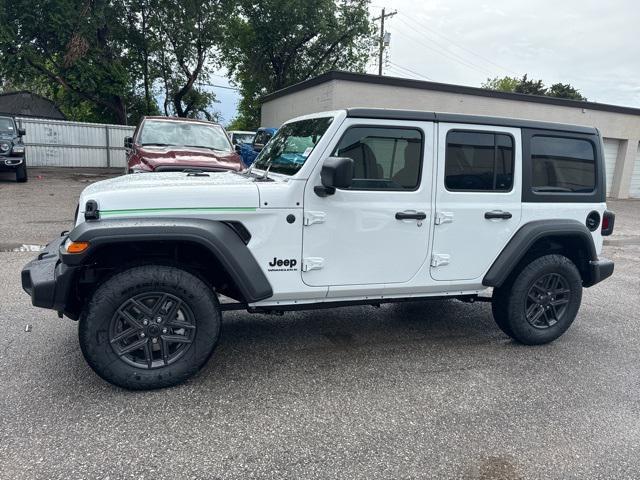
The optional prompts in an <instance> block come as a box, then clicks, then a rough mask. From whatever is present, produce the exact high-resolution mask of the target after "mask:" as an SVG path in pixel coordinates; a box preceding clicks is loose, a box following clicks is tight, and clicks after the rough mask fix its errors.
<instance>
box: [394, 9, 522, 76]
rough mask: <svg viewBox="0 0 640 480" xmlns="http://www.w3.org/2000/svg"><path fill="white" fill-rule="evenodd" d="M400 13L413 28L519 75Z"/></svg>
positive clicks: (515, 73) (517, 74)
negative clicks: (433, 35) (429, 33)
mask: <svg viewBox="0 0 640 480" xmlns="http://www.w3.org/2000/svg"><path fill="white" fill-rule="evenodd" d="M400 15H401V16H402V17H404V19H406V20H408V21H410V22H411V23H412V24H413V25H414V28H416V29H418V30H420V29H423V30H424V31H428V32H431V33H433V34H435V35H438V36H439V37H442V38H443V39H445V40H447V41H448V42H450V43H451V44H452V45H454V46H456V47H458V48H459V49H460V50H464V51H466V52H468V53H470V54H471V55H474V56H475V57H478V58H480V59H482V60H484V61H485V62H487V63H490V64H491V65H493V66H495V67H498V68H499V69H501V70H504V71H505V72H509V73H513V74H514V75H516V76H519V75H520V74H519V73H517V72H515V71H513V70H511V69H509V68H506V67H504V66H502V65H499V64H498V63H496V62H494V61H493V60H490V59H488V58H486V57H484V56H482V55H480V54H479V53H478V52H475V51H473V50H470V49H469V48H467V47H465V46H464V45H461V44H459V43H457V42H455V41H454V40H451V38H449V37H448V36H446V35H444V34H442V33H440V32H438V31H436V30H433V29H432V28H429V27H427V26H425V25H422V24H420V23H419V22H418V21H416V20H414V19H413V18H411V17H410V16H408V15H405V14H404V13H402V12H400Z"/></svg>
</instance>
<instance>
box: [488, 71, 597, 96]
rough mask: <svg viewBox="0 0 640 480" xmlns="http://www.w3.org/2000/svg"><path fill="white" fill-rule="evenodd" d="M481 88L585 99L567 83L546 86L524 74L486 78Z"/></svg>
mask: <svg viewBox="0 0 640 480" xmlns="http://www.w3.org/2000/svg"><path fill="white" fill-rule="evenodd" d="M482 88H486V89H489V90H497V91H500V92H513V93H525V94H528V95H543V96H547V97H557V98H568V99H571V100H582V101H586V100H587V99H586V98H585V97H583V96H582V94H581V93H580V91H579V90H577V89H576V88H574V87H572V86H571V85H569V84H568V83H567V84H565V83H555V84H553V85H551V86H550V87H549V88H547V87H546V86H545V85H544V83H543V82H542V80H529V78H528V76H527V75H526V74H525V75H524V76H523V77H522V78H515V77H509V76H506V77H495V78H488V79H487V81H486V82H484V83H483V84H482Z"/></svg>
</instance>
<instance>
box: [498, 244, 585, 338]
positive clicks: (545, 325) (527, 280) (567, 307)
mask: <svg viewBox="0 0 640 480" xmlns="http://www.w3.org/2000/svg"><path fill="white" fill-rule="evenodd" d="M581 299H582V278H581V277H580V272H579V271H578V269H577V268H576V266H575V265H574V264H573V262H572V261H571V260H569V259H568V258H567V257H564V256H562V255H545V256H543V257H540V258H537V259H535V260H533V261H532V262H531V263H529V264H528V265H527V266H526V267H524V269H523V270H522V271H521V272H520V273H519V274H518V275H517V276H516V277H515V278H514V279H513V280H512V282H511V283H510V284H507V285H503V286H502V287H500V288H497V289H495V290H494V294H493V302H492V303H493V305H492V307H493V315H494V319H495V321H496V323H497V324H498V326H499V327H500V329H501V330H502V331H503V332H505V333H506V334H507V335H509V336H510V337H511V338H513V339H514V340H516V341H518V342H520V343H524V344H526V345H539V344H543V343H548V342H551V341H553V340H555V339H556V338H558V337H560V336H561V335H562V334H563V333H564V332H565V331H566V330H567V329H568V328H569V327H570V326H571V324H572V323H573V320H574V319H575V317H576V315H577V313H578V309H579V308H580V301H581Z"/></svg>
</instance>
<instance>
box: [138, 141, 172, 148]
mask: <svg viewBox="0 0 640 480" xmlns="http://www.w3.org/2000/svg"><path fill="white" fill-rule="evenodd" d="M140 145H142V146H143V147H146V146H147V145H151V146H153V147H170V146H171V144H170V143H157V142H149V143H141V144H140Z"/></svg>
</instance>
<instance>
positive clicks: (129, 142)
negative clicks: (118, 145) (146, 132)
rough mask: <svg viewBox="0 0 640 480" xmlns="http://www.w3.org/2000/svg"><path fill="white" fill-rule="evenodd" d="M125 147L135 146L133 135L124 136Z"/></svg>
mask: <svg viewBox="0 0 640 480" xmlns="http://www.w3.org/2000/svg"><path fill="white" fill-rule="evenodd" d="M124 148H133V137H124Z"/></svg>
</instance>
